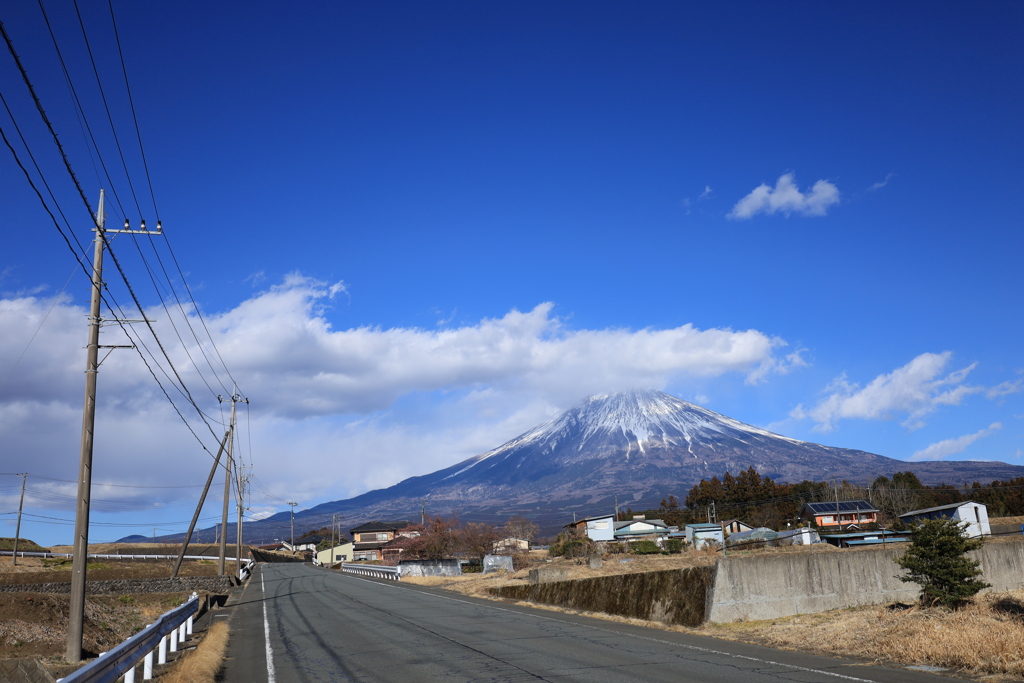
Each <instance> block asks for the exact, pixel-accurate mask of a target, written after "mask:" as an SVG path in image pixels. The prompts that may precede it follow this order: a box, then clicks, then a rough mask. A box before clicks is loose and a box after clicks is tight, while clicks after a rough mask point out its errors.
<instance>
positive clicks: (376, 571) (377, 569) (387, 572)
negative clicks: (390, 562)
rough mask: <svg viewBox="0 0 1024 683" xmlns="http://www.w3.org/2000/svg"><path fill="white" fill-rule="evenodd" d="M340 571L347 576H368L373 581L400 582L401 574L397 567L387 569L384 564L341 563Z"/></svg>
mask: <svg viewBox="0 0 1024 683" xmlns="http://www.w3.org/2000/svg"><path fill="white" fill-rule="evenodd" d="M341 571H343V572H345V573H347V574H358V575H359V576H369V577H371V578H374V579H389V580H391V581H401V580H402V574H401V572H400V571H399V569H398V567H389V566H387V565H384V564H358V563H351V562H342V563H341Z"/></svg>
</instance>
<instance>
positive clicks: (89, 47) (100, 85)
mask: <svg viewBox="0 0 1024 683" xmlns="http://www.w3.org/2000/svg"><path fill="white" fill-rule="evenodd" d="M41 1H42V0H40V2H41ZM74 5H75V14H76V15H78V25H79V26H80V27H81V29H82V39H83V40H85V49H86V52H88V53H89V63H90V64H92V72H93V75H94V76H96V87H97V88H99V91H100V100H102V102H103V109H104V111H106V113H107V121H108V122H109V123H110V132H111V134H112V135H113V136H114V145H115V146H116V147H117V153H118V155H119V156H120V157H121V167H122V168H124V175H125V178H126V179H127V180H128V189H129V190H130V191H131V193H132V199H133V200H134V201H135V209H136V210H137V211H138V212H139V218H141V217H142V207H141V206H139V197H138V195H137V194H135V184H134V183H132V176H131V173H129V172H128V162H126V161H125V158H124V150H122V149H121V140H120V139H119V138H118V137H117V128H116V127H115V126H114V117H113V116H111V114H110V105H109V104H108V103H107V94H106V92H105V91H104V90H103V81H102V80H101V79H100V71H99V69H98V68H97V67H96V59H95V58H94V57H93V54H92V45H90V44H89V34H88V32H86V30H85V22H84V21H83V20H82V12H81V10H79V8H78V0H74Z"/></svg>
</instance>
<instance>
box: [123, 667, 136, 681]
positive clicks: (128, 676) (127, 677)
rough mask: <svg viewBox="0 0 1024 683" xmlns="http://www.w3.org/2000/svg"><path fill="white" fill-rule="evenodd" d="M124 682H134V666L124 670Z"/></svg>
mask: <svg viewBox="0 0 1024 683" xmlns="http://www.w3.org/2000/svg"><path fill="white" fill-rule="evenodd" d="M124 683H135V666H134V665H133V666H132V668H130V669H128V670H127V671H125V672H124Z"/></svg>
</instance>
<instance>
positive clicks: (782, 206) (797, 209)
mask: <svg viewBox="0 0 1024 683" xmlns="http://www.w3.org/2000/svg"><path fill="white" fill-rule="evenodd" d="M838 203H839V188H837V187H836V186H835V185H833V184H832V183H830V182H828V181H827V180H819V181H818V182H816V183H814V185H812V186H811V189H810V190H809V191H808V192H806V193H803V192H801V191H800V189H799V188H798V187H797V186H796V183H795V182H794V176H793V174H792V173H784V174H783V175H782V176H780V177H779V179H778V181H777V182H776V183H775V187H774V188H772V187H770V186H769V185H766V184H763V183H762V184H761V185H759V186H757V187H755V188H754V189H753V190H752V191H751V192H750V194H748V195H747V196H746V197H744V198H743V199H741V200H739V201H738V202H736V206H734V207H732V211H731V212H730V213H729V218H734V219H738V220H742V219H747V218H753V217H754V216H756V215H757V214H759V213H767V214H772V213H783V214H786V215H787V216H788V215H789V214H791V213H795V214H798V215H801V216H824V215H825V213H826V212H827V211H828V209H829V207H830V206H832V205H833V204H838Z"/></svg>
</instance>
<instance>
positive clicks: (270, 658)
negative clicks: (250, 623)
mask: <svg viewBox="0 0 1024 683" xmlns="http://www.w3.org/2000/svg"><path fill="white" fill-rule="evenodd" d="M260 591H261V592H262V593H263V638H264V641H265V642H266V644H267V683H275V676H274V651H273V650H271V649H270V621H268V620H267V590H266V586H265V585H264V583H263V569H262V568H261V569H260Z"/></svg>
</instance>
